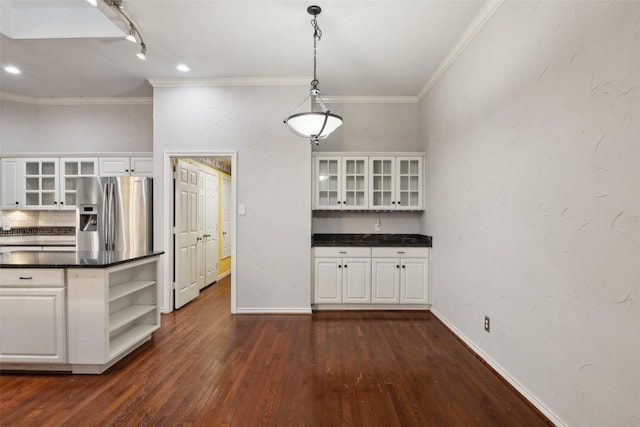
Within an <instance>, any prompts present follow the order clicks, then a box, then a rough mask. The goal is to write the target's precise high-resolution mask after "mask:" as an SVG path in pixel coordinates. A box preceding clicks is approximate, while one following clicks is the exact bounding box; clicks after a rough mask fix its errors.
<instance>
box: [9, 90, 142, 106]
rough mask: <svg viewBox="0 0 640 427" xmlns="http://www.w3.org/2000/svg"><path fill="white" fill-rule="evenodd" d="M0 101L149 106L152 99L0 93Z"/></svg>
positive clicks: (32, 103) (34, 103)
mask: <svg viewBox="0 0 640 427" xmlns="http://www.w3.org/2000/svg"><path fill="white" fill-rule="evenodd" d="M0 99H1V100H3V101H12V102H19V103H21V104H31V105H151V104H153V98H151V97H148V98H147V97H138V98H124V97H96V98H90V97H78V98H33V97H30V96H23V95H16V94H12V93H6V92H0Z"/></svg>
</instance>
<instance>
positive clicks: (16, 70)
mask: <svg viewBox="0 0 640 427" xmlns="http://www.w3.org/2000/svg"><path fill="white" fill-rule="evenodd" d="M4 70H5V71H6V72H7V73H11V74H21V73H22V71H20V69H19V68H18V67H14V66H13V65H7V66H6V67H4Z"/></svg>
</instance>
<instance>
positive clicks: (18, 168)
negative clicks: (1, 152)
mask: <svg viewBox="0 0 640 427" xmlns="http://www.w3.org/2000/svg"><path fill="white" fill-rule="evenodd" d="M0 167H1V168H2V171H0V172H1V173H2V188H0V191H2V194H1V195H0V200H1V205H2V206H1V207H2V209H18V208H20V197H21V195H20V189H21V188H22V187H21V186H20V179H21V178H20V177H21V176H22V159H16V158H11V159H2V160H1V162H0Z"/></svg>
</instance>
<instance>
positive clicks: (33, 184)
mask: <svg viewBox="0 0 640 427" xmlns="http://www.w3.org/2000/svg"><path fill="white" fill-rule="evenodd" d="M25 184H26V188H25V190H27V191H38V190H40V178H27V179H26V180H25Z"/></svg>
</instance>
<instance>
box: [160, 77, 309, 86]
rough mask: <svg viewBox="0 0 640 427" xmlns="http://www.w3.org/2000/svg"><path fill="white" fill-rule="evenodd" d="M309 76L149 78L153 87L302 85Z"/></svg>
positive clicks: (306, 81) (305, 83)
mask: <svg viewBox="0 0 640 427" xmlns="http://www.w3.org/2000/svg"><path fill="white" fill-rule="evenodd" d="M311 79H312V78H311V77H211V78H202V79H185V78H149V79H147V81H148V82H149V83H150V84H151V86H153V87H154V88H155V87H220V86H302V85H307V86H308V85H309V82H310V81H311Z"/></svg>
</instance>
